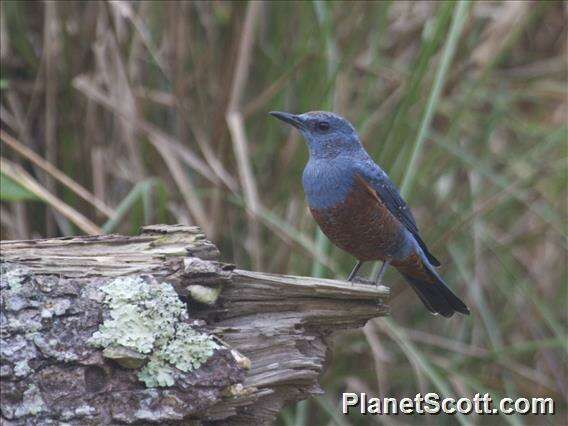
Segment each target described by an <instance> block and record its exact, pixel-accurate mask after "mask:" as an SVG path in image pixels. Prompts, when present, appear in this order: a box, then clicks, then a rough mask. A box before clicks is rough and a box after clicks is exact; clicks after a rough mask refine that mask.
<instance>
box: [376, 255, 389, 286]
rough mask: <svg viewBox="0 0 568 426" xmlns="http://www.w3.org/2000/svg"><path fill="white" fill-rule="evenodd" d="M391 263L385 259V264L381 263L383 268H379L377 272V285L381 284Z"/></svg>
mask: <svg viewBox="0 0 568 426" xmlns="http://www.w3.org/2000/svg"><path fill="white" fill-rule="evenodd" d="M389 264H390V260H385V261H384V262H383V264H382V265H381V269H379V272H377V275H376V276H375V285H380V284H381V280H382V279H383V275H384V273H385V270H386V269H387V266H389Z"/></svg>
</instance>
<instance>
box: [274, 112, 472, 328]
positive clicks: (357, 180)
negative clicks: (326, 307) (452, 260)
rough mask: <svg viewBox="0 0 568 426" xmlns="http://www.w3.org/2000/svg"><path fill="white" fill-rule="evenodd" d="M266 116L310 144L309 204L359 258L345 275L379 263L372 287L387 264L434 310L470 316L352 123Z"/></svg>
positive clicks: (327, 115) (328, 116)
mask: <svg viewBox="0 0 568 426" xmlns="http://www.w3.org/2000/svg"><path fill="white" fill-rule="evenodd" d="M269 114H270V115H272V116H273V117H275V118H277V119H279V120H281V121H283V122H285V123H287V124H290V125H292V126H293V127H295V128H296V129H297V130H299V132H300V133H301V135H302V136H303V138H304V140H305V141H306V143H307V146H308V151H309V160H308V163H307V164H306V167H305V169H304V172H303V174H302V186H303V189H304V193H305V196H306V200H307V204H308V207H309V209H310V211H311V213H312V216H313V217H314V219H315V221H316V222H317V224H318V225H319V227H320V228H321V230H322V232H323V233H324V234H325V235H326V236H327V237H328V238H329V240H330V241H331V242H332V243H333V244H335V245H336V246H337V247H339V248H340V249H342V250H344V251H346V252H348V253H350V254H351V255H353V256H354V257H355V258H356V259H357V263H356V264H355V267H354V268H353V270H352V271H351V273H350V274H349V276H348V277H347V280H348V281H350V282H353V281H354V280H355V279H356V277H357V273H358V271H359V268H360V267H361V265H362V264H363V263H364V262H368V261H382V265H381V268H380V269H379V270H378V272H377V274H376V276H375V277H374V282H375V284H377V285H378V284H380V283H381V280H382V277H383V275H384V272H385V270H386V268H387V267H388V266H389V265H390V266H392V267H394V268H395V269H397V270H398V272H400V274H402V276H403V277H404V279H405V280H406V281H407V282H408V284H410V286H411V287H412V289H413V290H414V291H415V292H416V294H417V295H418V297H419V298H420V300H421V301H422V303H423V304H424V305H425V306H426V308H427V309H428V310H429V311H430V312H432V313H433V314H440V315H442V316H444V317H447V318H449V317H451V316H452V315H453V314H454V313H455V312H459V313H460V314H464V315H468V314H469V309H468V307H467V306H466V304H465V303H464V302H463V301H462V300H461V299H460V298H459V297H458V296H456V295H455V294H454V292H453V291H452V290H451V289H450V288H449V287H448V285H447V284H446V283H445V282H444V281H443V279H442V278H441V277H440V275H439V274H438V272H437V271H436V267H438V266H440V262H439V261H438V259H436V257H434V255H433V254H432V253H431V252H430V251H429V250H428V247H427V246H426V243H425V242H424V240H423V239H422V237H421V236H420V232H419V230H418V226H417V224H416V220H415V219H414V216H413V214H412V212H411V211H410V209H409V207H408V205H407V203H406V202H405V201H404V199H403V198H402V196H401V195H400V193H399V191H398V189H397V188H396V186H395V185H394V183H393V182H392V181H391V180H390V178H389V177H388V175H387V174H386V173H385V172H384V171H383V169H381V167H379V166H378V165H377V164H376V163H375V162H374V161H373V159H372V158H371V156H370V155H369V154H368V153H367V151H366V150H365V148H364V147H363V145H362V143H361V140H360V138H359V135H358V134H357V131H356V130H355V128H354V127H353V125H352V124H351V123H350V122H349V121H347V120H346V119H345V118H343V117H341V116H340V115H338V114H335V113H333V112H328V111H310V112H306V113H303V114H291V113H288V112H281V111H271V112H269Z"/></svg>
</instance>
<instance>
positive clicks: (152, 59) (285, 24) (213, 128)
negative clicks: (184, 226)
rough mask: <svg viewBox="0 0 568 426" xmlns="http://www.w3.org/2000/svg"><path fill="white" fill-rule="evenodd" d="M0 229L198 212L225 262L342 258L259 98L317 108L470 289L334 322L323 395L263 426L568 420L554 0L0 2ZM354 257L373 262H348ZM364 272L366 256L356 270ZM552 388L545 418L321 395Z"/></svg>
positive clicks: (125, 223) (60, 229)
mask: <svg viewBox="0 0 568 426" xmlns="http://www.w3.org/2000/svg"><path fill="white" fill-rule="evenodd" d="M0 7H1V8H2V15H1V26H0V31H1V43H0V55H1V64H2V69H1V72H2V74H1V78H0V94H1V97H0V102H1V104H0V107H1V119H2V120H1V123H2V124H1V126H2V135H1V136H2V137H1V139H2V144H1V147H2V164H1V187H2V191H1V195H2V204H1V230H2V238H3V239H16V238H39V237H47V236H50V237H53V236H61V235H73V234H78V233H94V232H120V233H136V232H137V229H138V228H139V226H141V225H143V224H147V223H158V222H169V223H174V222H180V223H189V224H197V225H199V226H201V227H202V228H203V229H204V230H205V231H206V233H207V235H208V236H209V237H210V238H211V239H212V240H213V241H214V242H215V243H216V244H217V245H218V246H219V247H220V249H221V252H222V253H223V257H224V259H225V260H227V261H230V262H234V263H236V264H238V265H239V266H240V267H243V268H254V269H258V270H263V271H270V272H278V273H288V274H313V275H320V276H325V277H336V276H337V277H344V276H345V275H346V274H347V272H348V271H349V270H350V268H351V266H352V264H353V259H352V258H350V256H348V255H346V254H345V253H342V252H340V251H339V250H337V249H335V248H333V247H332V246H331V245H330V244H329V243H328V241H327V240H326V239H325V237H323V236H322V234H321V233H320V232H319V231H318V230H317V229H316V226H315V224H314V221H313V220H312V219H311V217H310V215H309V212H308V211H307V209H306V205H305V202H304V199H303V193H302V189H301V183H300V176H301V172H302V169H303V167H304V164H305V163H306V161H307V151H306V149H305V147H304V146H303V142H302V141H301V140H300V138H299V136H298V134H297V133H295V132H292V131H290V129H288V128H287V127H285V126H283V125H281V124H280V123H278V122H276V121H275V120H273V119H271V118H270V117H268V116H267V114H266V112H267V111H269V110H273V109H278V110H287V111H292V112H304V111H307V110H314V109H331V110H334V111H337V112H339V113H341V114H343V115H345V116H346V117H347V118H348V119H350V120H351V121H352V122H353V123H354V124H355V126H356V127H357V128H358V129H359V130H360V134H361V136H362V138H363V140H364V144H365V145H366V147H367V149H368V150H369V152H370V153H371V154H372V155H373V157H374V158H375V159H376V161H377V162H378V163H379V164H380V165H381V166H382V167H383V168H384V169H385V170H386V171H387V172H388V173H389V174H390V176H391V178H392V179H393V181H394V182H395V183H397V184H399V185H401V186H402V189H403V192H404V195H405V197H406V198H407V200H408V202H409V204H410V205H411V207H412V208H413V211H414V213H415V216H416V217H417V221H418V223H419V225H420V227H421V229H422V233H423V236H424V239H425V240H426V241H427V242H428V243H429V245H430V246H431V247H432V250H433V251H434V252H435V253H436V255H437V256H438V257H439V258H440V259H441V260H442V261H443V267H442V269H441V272H442V274H443V276H444V277H445V279H446V281H447V282H448V283H451V286H452V287H453V288H454V289H455V290H456V293H457V294H459V295H462V296H463V298H464V299H465V300H466V301H467V303H468V305H469V306H470V308H471V309H472V315H471V316H470V317H468V318H463V317H455V318H452V319H451V320H446V319H444V318H438V317H433V316H431V315H430V314H428V313H427V312H426V309H425V308H424V307H423V306H422V304H421V303H420V302H419V301H418V299H417V298H416V296H415V295H414V293H412V292H411V291H409V290H408V287H407V286H406V285H405V284H404V283H403V282H402V280H401V278H400V276H398V275H397V274H396V273H395V272H393V271H388V272H387V275H386V278H385V281H386V282H388V283H389V284H391V285H392V288H393V294H394V295H393V299H392V317H391V318H390V319H388V320H384V319H383V320H376V321H371V322H370V323H369V324H367V326H366V327H365V328H364V330H363V331H362V332H356V333H352V334H349V335H345V334H344V335H342V336H340V337H339V342H338V344H337V345H336V346H337V348H336V351H335V353H334V355H333V360H332V363H331V367H330V369H329V371H328V372H327V373H326V374H325V376H324V377H323V385H324V388H325V389H326V394H325V395H324V396H322V397H319V398H314V399H311V400H310V401H307V402H303V403H300V404H299V405H298V406H297V407H291V408H288V409H287V410H286V411H285V412H284V413H283V414H282V416H281V419H280V422H281V423H282V424H297V425H303V424H306V425H307V424H327V423H328V422H330V423H339V424H349V423H353V424H368V423H373V422H378V423H381V424H385V425H390V424H395V425H396V424H407V423H408V422H411V423H417V424H421V423H423V422H424V421H426V422H428V423H436V424H456V423H457V422H459V423H461V424H503V423H510V424H514V425H523V424H565V423H564V422H565V421H566V398H567V394H568V380H567V374H568V372H567V365H568V363H567V351H568V340H567V339H568V338H567V327H566V323H567V309H566V308H567V276H566V265H567V260H568V259H567V251H566V246H567V243H566V222H565V221H566V197H567V193H566V183H567V179H566V178H567V168H566V166H567V162H566V154H567V144H566V141H567V139H566V136H567V133H566V132H567V128H566V122H567V120H566V118H567V112H568V109H567V102H566V101H567V85H566V82H567V79H566V77H567V75H566V73H567V57H566V52H567V49H568V45H567V37H566V34H567V28H566V25H567V24H566V22H567V20H566V16H567V12H566V11H567V9H566V3H563V2H551V1H550V2H512V1H508V2H477V3H464V2H461V3H453V2H416V3H409V2H398V1H396V2H395V1H392V2H389V1H384V2H375V3H372V2H349V3H339V2H333V3H329V2H267V3H260V2H251V3H245V2H235V3H230V2H220V1H216V2H195V3H189V2H184V3H177V2H173V1H169V2H158V1H156V2H151V1H146V2H106V1H101V2H79V1H77V2H72V1H66V2H49V1H46V2H41V3H40V2H35V1H31V2H24V1H3V2H2V3H0ZM367 266H368V268H370V265H367ZM367 272H369V270H368V271H367ZM345 390H348V391H354V392H361V391H363V392H367V393H369V394H374V395H380V396H398V397H404V396H411V397H412V396H414V395H415V394H416V393H417V392H423V393H426V392H431V391H435V392H439V393H442V394H444V395H459V396H464V395H468V396H471V395H473V394H474V393H475V392H481V393H484V392H490V393H491V394H492V395H493V397H494V398H500V397H503V396H509V397H515V396H524V397H532V396H551V397H553V398H554V399H555V401H556V407H557V415H556V416H554V417H548V418H543V417H541V418H534V417H530V416H528V417H527V416H492V417H483V418H481V417H476V416H469V417H456V416H451V417H450V416H439V417H436V418H432V419H429V418H424V417H421V416H417V417H415V418H404V419H403V418H401V417H396V418H394V417H393V418H372V417H369V416H367V417H364V416H359V415H358V414H356V413H354V414H352V415H351V416H349V417H343V416H340V415H338V413H339V410H340V408H338V401H339V400H338V395H340V392H342V391H345Z"/></svg>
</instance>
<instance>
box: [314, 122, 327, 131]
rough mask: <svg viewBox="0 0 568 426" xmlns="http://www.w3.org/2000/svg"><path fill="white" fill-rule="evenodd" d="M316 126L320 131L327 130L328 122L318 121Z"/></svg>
mask: <svg viewBox="0 0 568 426" xmlns="http://www.w3.org/2000/svg"><path fill="white" fill-rule="evenodd" d="M316 126H317V128H318V130H321V131H322V132H325V131H326V130H329V123H328V122H327V121H318V123H317V124H316Z"/></svg>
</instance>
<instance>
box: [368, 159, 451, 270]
mask: <svg viewBox="0 0 568 426" xmlns="http://www.w3.org/2000/svg"><path fill="white" fill-rule="evenodd" d="M360 176H361V177H362V178H363V179H365V181H366V182H367V183H368V184H369V185H370V186H371V188H372V189H373V190H374V191H375V192H376V194H377V196H378V197H379V199H380V200H381V201H382V202H383V203H384V205H385V206H386V207H387V209H388V210H389V212H390V213H391V214H392V215H393V216H394V217H396V218H397V219H398V220H399V221H400V223H402V224H403V225H404V226H405V227H406V229H408V231H409V232H410V233H411V234H412V236H413V237H414V239H415V240H416V242H417V243H418V245H419V246H420V248H421V249H422V250H423V251H424V254H425V255H426V257H427V258H428V261H429V262H430V263H431V264H432V265H434V266H440V261H439V260H438V259H436V258H435V257H434V255H432V253H430V251H429V250H428V247H426V243H424V241H423V240H422V238H421V237H420V232H419V231H418V226H417V225H416V220H415V219H414V216H413V215H412V212H411V211H410V209H409V208H408V205H407V204H406V202H405V201H404V199H403V198H402V196H401V195H400V194H399V192H398V190H397V189H396V186H395V185H394V183H392V181H391V180H390V179H389V177H388V176H387V174H386V173H385V172H384V171H383V170H382V169H381V168H380V167H379V166H377V165H376V164H375V163H371V162H370V163H367V164H366V167H362V168H360Z"/></svg>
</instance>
